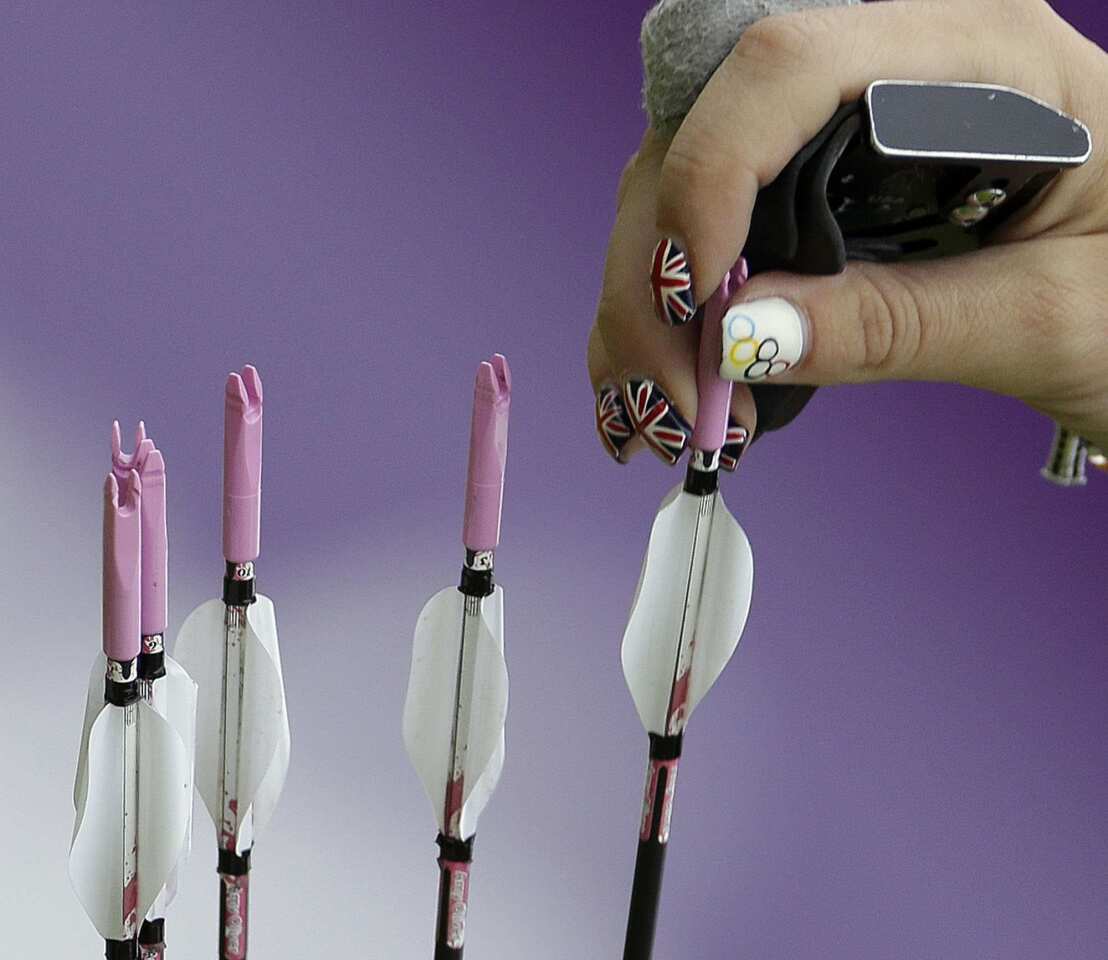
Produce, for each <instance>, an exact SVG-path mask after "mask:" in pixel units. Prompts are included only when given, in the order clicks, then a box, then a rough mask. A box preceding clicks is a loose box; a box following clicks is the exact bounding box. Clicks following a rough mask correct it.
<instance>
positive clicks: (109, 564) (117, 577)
mask: <svg viewBox="0 0 1108 960" xmlns="http://www.w3.org/2000/svg"><path fill="white" fill-rule="evenodd" d="M141 513H142V481H141V480H139V475H138V472H137V471H135V470H132V471H131V472H130V474H129V475H128V477H127V482H126V484H125V486H124V487H123V488H122V498H121V496H120V485H119V481H118V480H116V478H115V474H114V473H109V474H108V479H107V481H106V482H105V483H104V567H103V588H104V606H103V630H104V653H105V654H107V656H108V659H109V660H118V661H120V662H122V663H126V662H128V661H130V660H134V659H135V657H137V656H138V654H139V637H140V630H141V619H142V618H141V613H140V610H141V605H142V585H141V575H140V569H141V565H142V526H141V519H140V518H141Z"/></svg>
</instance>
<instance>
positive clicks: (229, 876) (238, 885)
mask: <svg viewBox="0 0 1108 960" xmlns="http://www.w3.org/2000/svg"><path fill="white" fill-rule="evenodd" d="M254 582H255V581H254V564H253V562H247V563H228V564H227V571H226V574H225V576H224V578H223V603H224V606H225V614H224V621H223V623H224V638H223V639H224V642H223V696H222V709H221V712H220V723H219V729H220V742H221V747H220V766H219V809H220V811H221V818H222V819H221V823H220V824H219V868H218V872H219V957H220V960H245V957H246V949H247V943H248V935H249V919H250V915H249V911H248V905H249V892H250V847H251V844H250V843H249V842H248V843H247V844H245V845H244V849H243V850H242V852H241V853H239V852H238V851H237V849H236V847H237V846H238V844H237V838H238V836H239V832H240V828H241V829H247V828H248V825H245V824H241V822H240V813H241V811H240V808H239V803H238V796H239V769H240V760H241V754H242V701H243V678H244V677H245V675H246V663H245V656H246V653H245V645H244V643H243V638H244V634H245V632H246V625H247V620H246V618H247V610H248V608H249V606H250V604H252V603H253V602H254V598H255V590H254ZM247 839H248V841H249V839H250V838H249V837H248V838H247Z"/></svg>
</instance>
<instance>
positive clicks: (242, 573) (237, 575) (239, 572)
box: [231, 560, 254, 582]
mask: <svg viewBox="0 0 1108 960" xmlns="http://www.w3.org/2000/svg"><path fill="white" fill-rule="evenodd" d="M231 579H232V580H235V581H238V582H241V581H243V580H253V579H254V561H253V560H247V561H246V562H245V563H236V564H235V569H234V570H233V571H232V573H231Z"/></svg>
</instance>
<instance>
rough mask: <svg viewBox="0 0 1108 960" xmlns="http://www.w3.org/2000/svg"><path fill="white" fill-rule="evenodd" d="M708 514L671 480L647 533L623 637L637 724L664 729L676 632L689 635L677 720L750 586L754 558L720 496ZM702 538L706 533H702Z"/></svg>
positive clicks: (717, 669) (717, 662)
mask: <svg viewBox="0 0 1108 960" xmlns="http://www.w3.org/2000/svg"><path fill="white" fill-rule="evenodd" d="M714 500H715V503H714V507H712V509H711V511H710V515H706V514H704V512H703V511H704V508H705V507H706V506H708V504H706V501H705V499H704V498H703V497H697V496H693V495H691V494H688V493H685V492H684V490H683V489H682V488H681V487H680V486H678V487H676V488H674V489H673V490H672V491H670V493H669V494H668V495H667V496H666V498H665V499H664V500H663V501H662V506H661V508H660V509H659V511H658V515H657V517H656V518H655V520H654V527H653V529H652V530H651V532H650V543H649V546H648V547H647V551H646V558H645V560H644V561H643V567H642V573H641V575H640V577H639V585H638V589H637V590H636V591H635V599H634V602H633V603H632V607H631V616H630V619H629V621H628V624H627V630H626V632H625V633H624V635H623V649H622V660H623V673H624V676H625V677H626V678H627V686H628V687H629V688H630V690H631V696H632V698H633V699H634V701H635V708H636V710H637V711H638V714H639V718H640V719H641V720H642V723H643V726H644V727H645V728H646V729H647V731H648V732H650V733H658V734H665V733H667V732H670V733H672V732H673V731H672V730H670V731H667V730H666V721H667V715H668V712H669V707H670V699H671V695H672V692H673V685H674V680H675V677H676V675H677V672H678V671H677V659H678V656H679V653H680V646H681V639H682V636H684V637H685V639H686V644H688V642H689V641H690V640H691V641H692V651H691V665H690V666H689V689H688V696H687V701H686V707H685V712H684V717H683V721H682V722H683V723H684V722H687V721H688V718H689V716H690V715H691V714H692V712H693V710H694V709H695V708H696V706H697V704H699V703H700V701H701V700H702V699H704V695H705V694H706V693H707V692H708V690H709V689H711V687H712V685H713V684H714V683H715V682H716V680H717V679H718V678H719V675H720V674H721V673H722V672H723V669H724V667H726V666H727V663H728V661H729V660H730V659H731V657H732V655H733V654H734V652H735V648H736V647H737V646H738V644H739V637H740V636H741V635H742V631H743V627H744V626H745V625H746V617H747V613H748V612H749V610H750V598H751V594H752V591H753V587H754V557H753V554H752V553H751V550H750V542H749V541H748V540H747V538H746V534H745V533H743V530H742V527H740V526H739V524H738V522H737V521H736V520H735V518H734V517H733V516H732V515H731V513H730V512H729V511H728V509H727V506H726V504H724V502H723V498H722V497H720V496H719V494H718V493H717V494H715V495H714ZM705 538H706V539H705Z"/></svg>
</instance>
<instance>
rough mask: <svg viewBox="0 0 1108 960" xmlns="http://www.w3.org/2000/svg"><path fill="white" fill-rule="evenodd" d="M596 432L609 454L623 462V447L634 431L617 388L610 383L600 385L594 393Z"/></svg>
mask: <svg viewBox="0 0 1108 960" xmlns="http://www.w3.org/2000/svg"><path fill="white" fill-rule="evenodd" d="M596 432H597V433H598V434H600V442H601V443H603V444H604V449H605V450H607V451H608V454H609V456H611V458H612V459H613V460H615V461H616V463H623V460H622V459H620V458H621V456H622V454H623V448H624V447H625V446H626V445H627V441H628V440H630V439H631V437H632V436H633V435H634V431H633V430H632V429H631V422H630V421H629V420H628V419H627V408H626V407H625V406H624V405H623V397H622V396H620V392H619V388H618V387H614V386H612V385H611V384H608V385H607V386H604V387H601V388H600V392H599V393H597V395H596Z"/></svg>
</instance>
